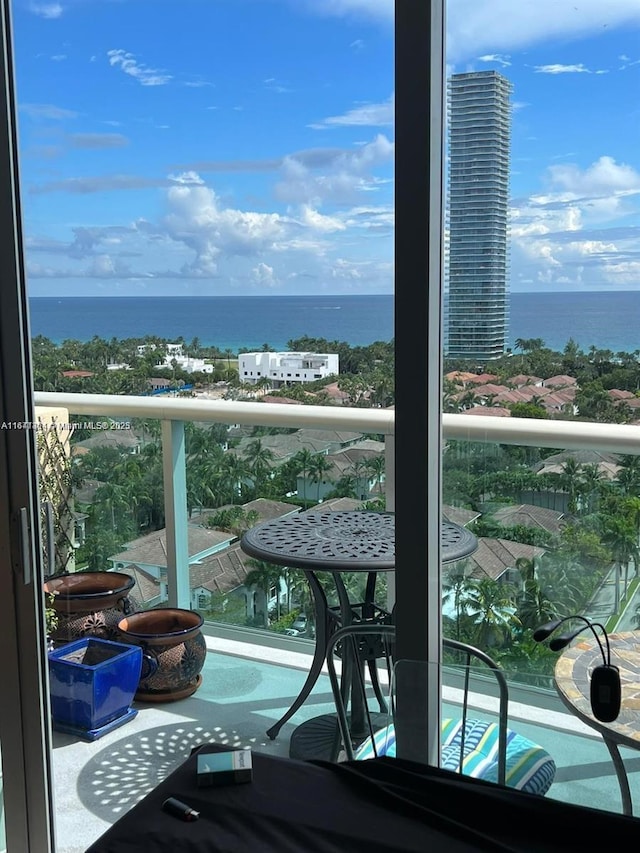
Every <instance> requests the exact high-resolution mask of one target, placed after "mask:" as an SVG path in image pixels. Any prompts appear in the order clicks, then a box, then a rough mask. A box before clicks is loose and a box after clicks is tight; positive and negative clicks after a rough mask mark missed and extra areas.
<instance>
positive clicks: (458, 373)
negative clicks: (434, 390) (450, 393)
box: [444, 370, 477, 385]
mask: <svg viewBox="0 0 640 853" xmlns="http://www.w3.org/2000/svg"><path fill="white" fill-rule="evenodd" d="M476 376H477V374H476V373H468V372H466V371H463V370H452V371H451V372H450V373H446V374H445V377H444V378H445V379H448V380H449V382H455V383H456V385H466V383H467V382H469V381H470V380H472V379H475V378H476Z"/></svg>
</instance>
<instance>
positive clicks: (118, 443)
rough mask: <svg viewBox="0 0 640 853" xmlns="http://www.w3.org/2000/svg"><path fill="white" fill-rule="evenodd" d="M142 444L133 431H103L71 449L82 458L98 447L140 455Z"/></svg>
mask: <svg viewBox="0 0 640 853" xmlns="http://www.w3.org/2000/svg"><path fill="white" fill-rule="evenodd" d="M141 444H142V442H141V440H140V437H139V436H138V435H136V434H135V432H134V431H133V430H131V429H113V430H112V429H101V430H98V431H96V433H95V435H92V436H91V438H87V439H85V440H84V441H77V442H76V443H75V444H74V445H73V446H72V448H71V451H72V453H73V454H74V456H81V455H83V454H85V453H88V452H89V451H91V450H93V449H94V448H96V447H115V448H117V449H118V450H127V451H128V452H129V453H134V454H135V453H139V452H140V446H141Z"/></svg>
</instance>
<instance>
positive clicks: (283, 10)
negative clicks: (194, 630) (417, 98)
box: [13, 0, 640, 296]
mask: <svg viewBox="0 0 640 853" xmlns="http://www.w3.org/2000/svg"><path fill="white" fill-rule="evenodd" d="M13 31H14V48H15V68H16V86H17V99H18V121H19V147H20V177H21V187H22V204H23V225H24V235H25V246H26V255H27V273H28V287H29V293H30V295H32V296H46V295H49V296H64V295H73V296H90V295H103V296H104V295H114V296H126V295H135V296H143V295H150V296H151V295H161V296H173V295H239V296H241V295H269V294H273V295H278V294H291V293H296V294H325V293H326V294H376V293H392V292H393V157H394V141H393V140H394V133H393V98H394V74H393V0H179V2H178V0H53V2H50V0H13ZM486 69H495V70H498V71H500V72H501V73H503V74H504V75H505V76H506V77H508V79H509V80H511V82H512V83H513V96H512V102H513V123H512V159H511V163H512V174H511V205H510V209H511V283H510V285H511V289H512V291H513V292H519V291H558V290H569V291H572V290H573V291H582V290H607V289H610V290H629V289H640V2H638V0H606V2H603V0H536V2H535V3H534V2H514V0H448V3H447V71H448V73H457V72H462V71H479V70H486Z"/></svg>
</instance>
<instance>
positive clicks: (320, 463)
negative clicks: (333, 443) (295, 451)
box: [309, 454, 333, 503]
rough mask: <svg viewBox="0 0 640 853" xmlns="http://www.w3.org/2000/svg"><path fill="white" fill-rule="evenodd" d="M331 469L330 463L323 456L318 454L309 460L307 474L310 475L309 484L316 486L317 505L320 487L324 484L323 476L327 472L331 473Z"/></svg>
mask: <svg viewBox="0 0 640 853" xmlns="http://www.w3.org/2000/svg"><path fill="white" fill-rule="evenodd" d="M332 467H333V466H332V465H331V462H329V460H328V459H327V457H326V456H324V454H318V455H317V456H314V457H313V459H312V460H311V465H310V466H309V473H310V474H311V482H312V483H317V484H318V493H317V497H316V500H317V501H318V503H320V485H321V484H322V483H323V482H325V479H324V475H325V474H326V473H327V471H331V469H332Z"/></svg>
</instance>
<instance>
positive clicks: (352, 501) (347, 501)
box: [305, 498, 362, 512]
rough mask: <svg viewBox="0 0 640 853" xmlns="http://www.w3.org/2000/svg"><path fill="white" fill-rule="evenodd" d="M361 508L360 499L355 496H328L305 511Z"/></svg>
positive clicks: (335, 510)
mask: <svg viewBox="0 0 640 853" xmlns="http://www.w3.org/2000/svg"><path fill="white" fill-rule="evenodd" d="M358 509H362V501H359V500H356V498H329V500H328V501H323V502H322V503H321V504H316V505H315V506H312V507H309V509H307V510H305V512H353V511H354V510H358Z"/></svg>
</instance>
